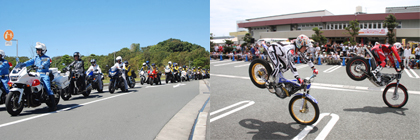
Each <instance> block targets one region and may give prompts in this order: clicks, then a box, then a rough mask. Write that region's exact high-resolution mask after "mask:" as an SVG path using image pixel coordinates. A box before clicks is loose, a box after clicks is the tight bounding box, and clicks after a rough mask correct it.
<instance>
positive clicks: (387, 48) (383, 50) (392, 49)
mask: <svg viewBox="0 0 420 140" xmlns="http://www.w3.org/2000/svg"><path fill="white" fill-rule="evenodd" d="M397 48H401V43H394V45H388V44H380V43H379V42H376V43H375V46H374V47H373V48H372V49H371V52H372V55H373V57H374V58H375V60H376V62H378V64H377V65H378V67H376V69H375V70H373V71H372V74H373V76H374V77H375V78H376V80H377V81H378V82H382V81H381V73H380V71H381V70H382V68H383V67H385V65H386V63H385V59H386V58H387V57H388V56H389V55H391V56H392V55H394V56H395V57H396V58H397V60H398V62H399V63H400V65H401V69H404V65H403V64H404V63H403V62H402V60H401V58H400V55H399V54H398V52H397Z"/></svg>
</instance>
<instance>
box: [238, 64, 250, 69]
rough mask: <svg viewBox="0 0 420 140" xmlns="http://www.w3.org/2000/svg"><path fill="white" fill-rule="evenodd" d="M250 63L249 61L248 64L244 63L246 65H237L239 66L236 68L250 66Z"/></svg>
mask: <svg viewBox="0 0 420 140" xmlns="http://www.w3.org/2000/svg"><path fill="white" fill-rule="evenodd" d="M249 64H250V63H248V64H244V65H237V66H235V68H237V67H245V66H249Z"/></svg>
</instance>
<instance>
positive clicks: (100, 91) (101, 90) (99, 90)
mask: <svg viewBox="0 0 420 140" xmlns="http://www.w3.org/2000/svg"><path fill="white" fill-rule="evenodd" d="M98 92H99V93H103V92H104V82H103V81H102V88H101V89H99V87H98Z"/></svg>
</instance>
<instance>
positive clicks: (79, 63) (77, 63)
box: [63, 52, 86, 94]
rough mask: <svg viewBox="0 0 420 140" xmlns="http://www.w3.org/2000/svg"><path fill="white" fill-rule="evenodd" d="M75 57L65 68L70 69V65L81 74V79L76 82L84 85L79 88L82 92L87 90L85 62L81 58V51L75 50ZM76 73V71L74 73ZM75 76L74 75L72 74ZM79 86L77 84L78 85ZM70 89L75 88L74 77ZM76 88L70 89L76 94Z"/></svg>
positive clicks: (71, 92)
mask: <svg viewBox="0 0 420 140" xmlns="http://www.w3.org/2000/svg"><path fill="white" fill-rule="evenodd" d="M73 58H74V61H73V62H71V63H70V65H68V66H67V67H65V68H64V69H63V70H64V71H66V70H70V67H73V69H74V70H75V71H76V72H77V73H79V74H80V77H79V79H78V80H77V81H76V83H78V85H79V84H81V86H82V87H80V88H79V91H78V92H82V91H85V90H86V82H85V81H86V80H85V63H84V62H83V60H82V59H81V58H80V53H79V52H74V54H73ZM74 74H75V73H74ZM72 76H73V75H72ZM76 86H77V85H76ZM69 88H70V89H73V88H75V85H74V81H73V78H72V80H71V81H70V85H69ZM73 92H74V90H70V94H75V93H73Z"/></svg>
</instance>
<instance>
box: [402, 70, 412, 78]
mask: <svg viewBox="0 0 420 140" xmlns="http://www.w3.org/2000/svg"><path fill="white" fill-rule="evenodd" d="M404 71H405V73H407V75H408V77H410V78H414V77H413V76H412V75H411V74H410V71H408V70H407V69H404Z"/></svg>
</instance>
